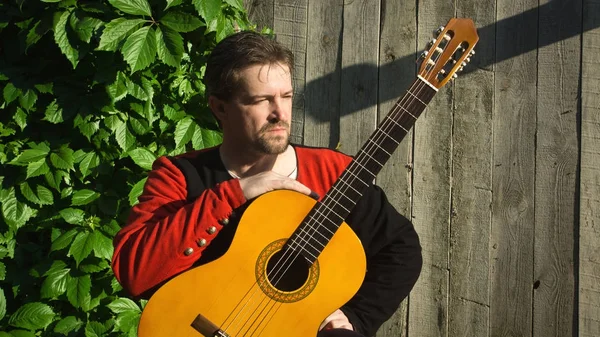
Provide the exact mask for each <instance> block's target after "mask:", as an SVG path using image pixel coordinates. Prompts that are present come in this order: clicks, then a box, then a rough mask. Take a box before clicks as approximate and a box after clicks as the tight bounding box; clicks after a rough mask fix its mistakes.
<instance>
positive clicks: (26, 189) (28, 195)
mask: <svg viewBox="0 0 600 337" xmlns="http://www.w3.org/2000/svg"><path fill="white" fill-rule="evenodd" d="M19 188H20V189H21V194H23V196H24V197H25V199H27V200H29V201H31V202H32V203H34V204H37V205H41V204H42V202H41V201H40V199H39V198H38V197H37V195H36V194H35V192H34V191H33V189H32V188H31V186H29V183H28V182H23V183H22V184H20V185H19Z"/></svg>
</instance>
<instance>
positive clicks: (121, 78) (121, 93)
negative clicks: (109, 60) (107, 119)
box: [106, 72, 127, 117]
mask: <svg viewBox="0 0 600 337" xmlns="http://www.w3.org/2000/svg"><path fill="white" fill-rule="evenodd" d="M106 91H107V92H108V94H109V95H110V97H111V98H112V101H113V103H114V102H118V101H120V100H122V99H123V98H125V97H127V78H126V77H125V74H123V73H122V72H119V73H118V74H117V78H116V79H115V81H114V82H113V83H112V84H110V85H108V86H106ZM111 117H113V116H111Z"/></svg>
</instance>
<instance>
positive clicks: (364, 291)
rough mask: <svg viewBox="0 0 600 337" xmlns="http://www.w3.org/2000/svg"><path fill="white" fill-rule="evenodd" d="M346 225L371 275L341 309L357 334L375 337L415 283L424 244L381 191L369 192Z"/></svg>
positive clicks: (371, 189) (367, 276) (379, 189)
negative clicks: (359, 247) (360, 246)
mask: <svg viewBox="0 0 600 337" xmlns="http://www.w3.org/2000/svg"><path fill="white" fill-rule="evenodd" d="M346 222H347V223H348V225H350V227H351V228H352V229H353V230H354V231H355V232H356V234H357V235H358V237H359V239H360V240H361V242H362V244H363V247H364V249H365V253H366V257H367V273H366V276H365V280H364V282H363V284H362V286H361V287H360V289H359V291H358V292H357V293H356V295H355V296H354V297H353V298H352V299H351V300H350V301H349V302H348V303H346V304H345V305H344V306H343V307H342V308H341V310H342V311H343V312H344V314H346V316H347V317H348V319H349V320H350V322H351V323H352V325H353V326H354V329H355V330H356V331H357V332H359V333H361V334H363V335H365V336H374V335H375V333H376V332H377V330H378V329H379V327H380V326H381V325H382V324H383V323H384V322H385V321H386V320H388V319H389V318H390V317H391V316H392V315H393V314H394V312H395V311H396V310H397V309H398V307H399V305H400V302H402V300H404V298H406V297H407V296H408V294H409V293H410V291H411V290H412V288H413V286H414V285H415V283H416V282H417V279H418V277H419V274H420V273H421V266H422V264H423V260H422V256H421V245H420V243H419V237H418V235H417V233H416V231H415V229H414V227H413V225H412V223H411V222H410V221H409V220H408V219H407V218H406V217H404V216H402V215H401V214H399V213H398V212H397V211H396V209H395V208H394V207H393V206H392V205H391V204H390V203H389V202H388V200H387V198H386V196H385V193H384V192H383V190H382V189H381V188H379V187H378V186H372V187H370V188H369V189H368V191H367V192H366V193H365V195H364V196H363V197H362V198H361V199H360V201H359V203H358V204H357V205H356V207H355V208H354V210H353V211H352V213H351V214H350V216H349V217H348V219H347V221H346Z"/></svg>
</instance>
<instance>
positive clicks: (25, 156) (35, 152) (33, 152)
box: [10, 149, 50, 166]
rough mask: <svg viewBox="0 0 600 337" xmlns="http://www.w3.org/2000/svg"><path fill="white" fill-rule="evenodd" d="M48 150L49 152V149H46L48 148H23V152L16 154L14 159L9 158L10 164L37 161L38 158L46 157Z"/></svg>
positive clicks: (25, 163) (26, 163)
mask: <svg viewBox="0 0 600 337" xmlns="http://www.w3.org/2000/svg"><path fill="white" fill-rule="evenodd" d="M48 152H50V149H48V150H39V149H29V150H25V151H23V153H21V154H20V155H18V156H17V157H16V158H15V159H13V160H11V161H10V164H13V165H20V166H25V165H28V164H30V163H34V162H37V161H39V160H40V159H44V158H46V156H47V155H48Z"/></svg>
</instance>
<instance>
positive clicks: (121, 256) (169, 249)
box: [112, 157, 246, 297]
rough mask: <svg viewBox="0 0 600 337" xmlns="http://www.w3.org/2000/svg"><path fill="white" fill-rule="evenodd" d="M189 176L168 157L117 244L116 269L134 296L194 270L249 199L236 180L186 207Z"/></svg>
mask: <svg viewBox="0 0 600 337" xmlns="http://www.w3.org/2000/svg"><path fill="white" fill-rule="evenodd" d="M186 197H187V190H186V183H185V177H184V175H183V173H182V172H181V171H180V170H179V168H177V167H176V166H175V165H174V164H173V163H172V162H171V161H170V160H169V159H168V158H166V157H161V158H159V159H157V160H156V161H155V162H154V164H153V168H152V171H151V172H150V173H149V175H148V180H147V181H146V184H145V186H144V191H143V193H142V195H141V196H140V197H139V203H138V204H136V205H135V206H134V207H133V208H132V210H131V213H130V215H129V218H128V220H127V224H126V225H125V226H124V227H123V228H122V229H121V230H120V231H119V233H117V235H116V236H115V239H114V246H115V252H114V255H113V260H112V268H113V270H114V273H115V276H116V278H117V280H118V281H119V282H120V283H121V285H122V286H123V288H125V290H127V291H128V292H129V293H130V294H131V295H133V296H136V297H137V296H140V295H143V294H144V293H146V292H148V291H150V290H153V289H154V290H155V288H157V287H158V286H159V285H161V284H163V283H164V282H165V281H167V280H168V279H170V278H171V277H173V276H175V275H177V274H179V273H181V272H183V271H185V270H188V269H189V268H191V267H192V266H193V264H194V262H196V261H197V260H198V259H199V258H200V256H201V255H202V252H203V250H204V249H205V248H206V247H207V246H208V245H209V244H210V242H211V241H212V239H213V238H214V237H215V236H216V235H217V234H218V233H219V231H220V230H221V228H222V223H224V221H226V219H227V218H228V217H229V215H230V214H231V213H232V211H233V209H235V208H237V207H239V206H241V205H242V204H243V203H244V202H245V201H246V199H245V198H244V195H243V192H242V189H241V187H240V184H239V181H238V180H237V179H231V180H227V181H225V182H223V183H220V184H217V185H216V186H214V187H213V188H211V189H207V190H205V191H204V192H203V193H202V194H201V195H200V196H199V197H198V198H197V199H196V200H194V201H193V202H191V203H190V202H187V201H186Z"/></svg>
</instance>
